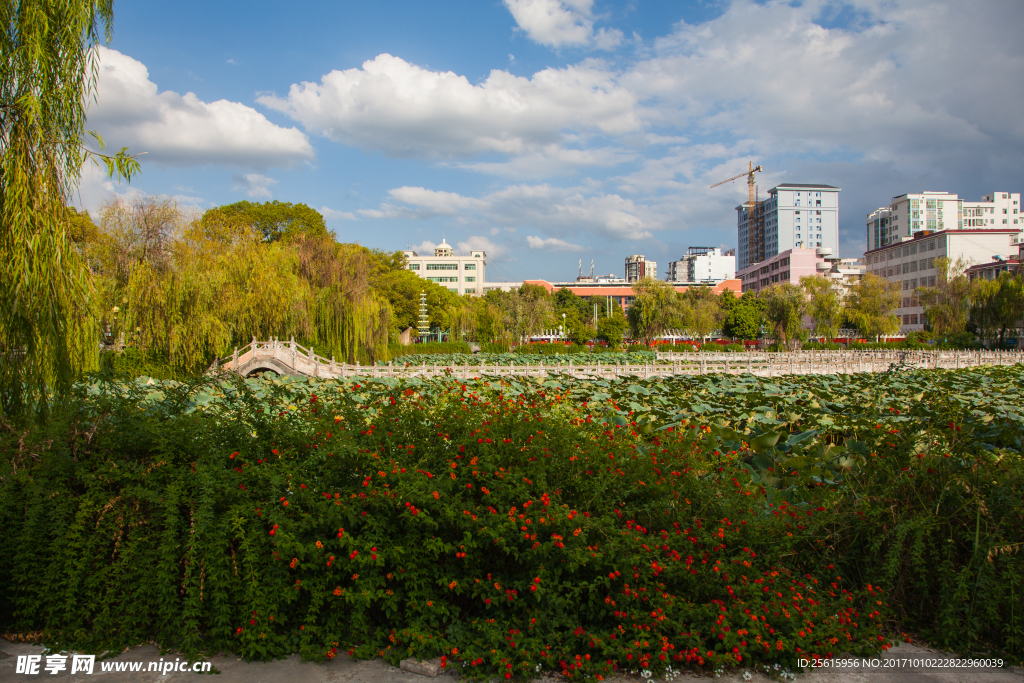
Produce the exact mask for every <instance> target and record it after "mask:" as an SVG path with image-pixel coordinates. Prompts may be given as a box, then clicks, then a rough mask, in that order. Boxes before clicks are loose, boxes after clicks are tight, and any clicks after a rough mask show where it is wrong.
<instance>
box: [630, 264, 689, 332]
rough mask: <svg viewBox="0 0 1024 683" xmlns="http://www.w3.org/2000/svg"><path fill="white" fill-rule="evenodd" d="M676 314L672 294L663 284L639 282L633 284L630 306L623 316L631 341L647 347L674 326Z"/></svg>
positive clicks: (677, 319) (641, 280)
mask: <svg viewBox="0 0 1024 683" xmlns="http://www.w3.org/2000/svg"><path fill="white" fill-rule="evenodd" d="M679 314H680V305H679V299H678V297H677V296H676V290H675V288H673V287H672V286H671V285H669V284H668V283H667V282H662V281H661V280H655V279H653V278H641V279H639V280H637V281H636V282H634V283H633V303H632V304H631V305H630V307H629V311H628V313H627V314H626V319H627V320H628V321H629V332H630V336H631V337H632V338H633V339H635V340H637V341H641V342H644V343H645V344H646V343H649V342H650V341H651V340H652V339H654V338H655V337H657V336H659V335H661V334H664V332H665V330H668V329H670V328H671V327H672V326H673V324H678V323H679V317H680V316H679Z"/></svg>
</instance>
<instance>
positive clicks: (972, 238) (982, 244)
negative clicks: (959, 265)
mask: <svg viewBox="0 0 1024 683" xmlns="http://www.w3.org/2000/svg"><path fill="white" fill-rule="evenodd" d="M1007 194H1008V193H1007ZM1014 196H1016V195H1014ZM1008 200H1009V201H1012V198H1009V199H1008ZM1018 201H1019V200H1018ZM1012 207H1013V205H1012V204H1010V205H1008V206H1006V207H1005V208H1012ZM980 208H1001V207H980ZM911 211H913V209H911ZM935 211H938V209H935ZM944 211H945V209H944ZM985 215H992V216H995V218H985V219H984V220H996V221H1001V220H1002V219H1001V218H1000V216H1002V215H1003V214H1002V213H996V212H995V211H993V213H992V214H989V213H988V212H987V211H986V212H985ZM1005 215H1006V216H1007V220H1014V218H1013V214H1012V213H1007V214H1005ZM911 220H913V219H911ZM925 220H927V219H925ZM935 220H936V221H938V218H936V219H935ZM957 220H959V219H957ZM979 220H982V219H981V218H980V217H979ZM1020 228H1021V226H1020V225H1019V224H1018V225H1017V226H1014V225H1013V224H1012V223H1009V222H1008V223H1007V224H1006V226H1005V227H1004V226H1003V225H1002V223H994V224H993V227H991V228H982V227H973V226H972V227H971V228H969V229H967V228H964V229H960V230H949V229H947V230H941V231H939V232H934V233H932V232H929V231H927V230H923V231H920V232H917V233H915V234H914V236H913V237H911V238H908V239H902V241H899V242H896V243H895V244H891V245H888V246H883V247H881V248H879V249H872V250H869V251H867V252H866V253H865V254H864V263H865V266H866V267H867V272H869V273H874V274H875V275H878V276H879V277H883V278H885V279H887V280H890V281H892V282H898V283H899V284H900V289H901V291H902V293H903V296H902V297H901V301H900V308H899V309H897V311H896V314H897V315H898V316H899V317H900V322H901V326H900V333H901V334H906V333H907V332H913V331H918V330H923V329H924V327H925V323H926V320H925V315H924V308H922V307H921V305H920V302H919V301H918V299H917V296H916V294H915V290H916V289H917V288H918V287H934V286H935V281H936V277H937V275H938V271H937V270H936V268H935V262H936V260H938V259H940V258H947V259H949V260H950V261H951V262H956V261H957V260H959V259H963V260H964V262H965V263H966V264H967V265H968V266H972V265H976V264H980V263H990V262H992V261H993V260H994V259H995V258H996V257H1003V258H1006V257H1008V256H1009V255H1011V254H1013V253H1014V252H1016V251H1017V250H1018V247H1017V245H1018V243H1019V240H1020V235H1021V229H1020Z"/></svg>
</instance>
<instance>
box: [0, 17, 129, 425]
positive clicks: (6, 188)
mask: <svg viewBox="0 0 1024 683" xmlns="http://www.w3.org/2000/svg"><path fill="white" fill-rule="evenodd" d="M112 17H113V9H112V0H19V1H18V2H4V3H0V22H2V23H3V31H2V32H0V54H2V55H3V59H2V60H0V301H3V302H4V304H3V306H2V307H0V411H2V413H3V414H4V415H21V414H24V413H25V412H26V411H27V410H32V411H34V412H36V413H37V414H45V412H46V410H47V406H48V404H49V401H50V397H51V394H52V393H57V394H62V393H65V392H67V391H68V389H69V388H70V386H71V383H72V381H73V379H74V377H75V375H76V373H78V372H80V371H81V370H83V369H88V368H90V367H93V366H94V365H95V363H96V360H97V351H98V343H97V342H98V330H97V328H96V325H95V324H94V317H93V310H92V309H93V306H94V302H93V301H92V299H91V292H92V288H91V285H90V281H89V272H88V269H87V268H86V267H85V264H84V263H83V262H82V260H81V259H80V258H79V257H78V254H77V253H76V251H75V250H74V248H73V247H72V245H71V244H70V243H69V240H68V237H67V234H66V226H67V223H68V220H69V218H68V214H67V209H66V208H65V206H66V203H67V201H66V200H67V198H68V197H69V196H70V195H71V192H72V191H73V189H74V187H75V185H76V184H77V182H78V174H79V170H80V169H81V166H82V162H83V156H84V148H83V147H82V144H81V141H82V135H83V130H84V124H85V104H86V101H87V98H88V97H89V96H90V95H91V94H92V93H93V92H95V85H96V75H97V63H96V53H95V51H93V50H92V49H91V48H92V46H94V45H96V44H97V43H98V42H99V29H100V26H101V25H102V26H103V27H104V29H105V34H106V37H107V38H108V39H109V35H110V25H111V21H112ZM121 157H122V159H121V160H120V162H119V161H118V160H117V157H116V155H115V160H114V169H115V170H117V168H118V163H120V164H121V166H125V163H126V162H124V159H123V157H124V155H123V154H122V155H121ZM129 166H130V165H129ZM125 168H129V167H128V166H125ZM129 170H130V169H129Z"/></svg>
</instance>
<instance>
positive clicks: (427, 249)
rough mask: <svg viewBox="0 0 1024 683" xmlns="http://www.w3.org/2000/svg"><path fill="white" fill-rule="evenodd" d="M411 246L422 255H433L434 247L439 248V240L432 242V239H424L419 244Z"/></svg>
mask: <svg viewBox="0 0 1024 683" xmlns="http://www.w3.org/2000/svg"><path fill="white" fill-rule="evenodd" d="M409 248H410V249H412V250H413V251H415V252H416V253H417V254H420V255H424V254H426V255H428V256H429V255H432V254H433V253H434V249H436V248H437V242H431V241H430V240H424V241H422V242H420V243H419V244H414V245H412V246H411V247H409Z"/></svg>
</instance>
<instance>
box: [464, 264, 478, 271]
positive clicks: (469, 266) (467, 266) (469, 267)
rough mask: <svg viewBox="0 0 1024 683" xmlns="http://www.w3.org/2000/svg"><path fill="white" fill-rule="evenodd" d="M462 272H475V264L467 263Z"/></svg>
mask: <svg viewBox="0 0 1024 683" xmlns="http://www.w3.org/2000/svg"><path fill="white" fill-rule="evenodd" d="M463 270H476V264H475V263H467V264H466V266H465V268H464V269H463Z"/></svg>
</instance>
